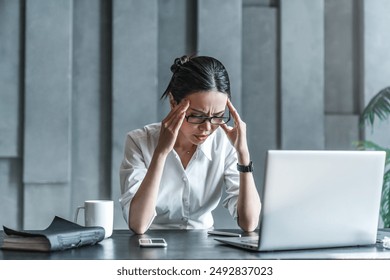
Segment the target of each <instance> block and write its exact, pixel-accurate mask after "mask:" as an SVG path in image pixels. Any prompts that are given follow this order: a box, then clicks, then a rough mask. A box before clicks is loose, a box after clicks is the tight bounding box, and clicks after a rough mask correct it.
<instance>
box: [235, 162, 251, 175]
mask: <svg viewBox="0 0 390 280" xmlns="http://www.w3.org/2000/svg"><path fill="white" fill-rule="evenodd" d="M237 170H238V171H240V172H244V173H246V172H253V163H252V161H251V162H250V163H249V165H241V164H238V163H237Z"/></svg>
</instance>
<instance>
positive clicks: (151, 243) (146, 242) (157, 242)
mask: <svg viewBox="0 0 390 280" xmlns="http://www.w3.org/2000/svg"><path fill="white" fill-rule="evenodd" d="M138 242H139V246H141V247H167V246H168V243H167V242H166V241H165V239H164V238H141V239H139V240H138Z"/></svg>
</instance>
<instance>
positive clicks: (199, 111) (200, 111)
mask: <svg viewBox="0 0 390 280" xmlns="http://www.w3.org/2000/svg"><path fill="white" fill-rule="evenodd" d="M190 110H193V111H195V112H196V113H202V114H205V115H206V114H207V113H205V112H204V111H202V110H197V109H194V108H190ZM225 111H226V109H225V110H223V111H221V112H217V113H214V114H213V115H214V116H215V115H219V114H223V113H225Z"/></svg>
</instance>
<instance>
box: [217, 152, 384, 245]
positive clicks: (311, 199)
mask: <svg viewBox="0 0 390 280" xmlns="http://www.w3.org/2000/svg"><path fill="white" fill-rule="evenodd" d="M385 156H386V154H385V152H379V151H285V150H284V151H283V150H278V151H268V154H267V162H266V171H265V182H264V189H263V194H262V197H261V198H262V211H261V216H260V222H259V225H260V226H259V234H258V237H255V240H254V239H253V237H241V238H234V237H228V238H215V239H216V240H218V241H220V242H224V243H227V244H230V245H234V246H238V247H241V248H246V249H250V250H256V251H273V250H296V249H314V248H331V247H342V246H357V245H370V244H375V242H376V236H377V228H378V219H379V207H380V200H381V190H382V183H383V175H384V166H385Z"/></svg>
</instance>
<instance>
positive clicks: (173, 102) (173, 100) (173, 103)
mask: <svg viewBox="0 0 390 280" xmlns="http://www.w3.org/2000/svg"><path fill="white" fill-rule="evenodd" d="M168 96H169V105H171V109H173V108H175V106H176V105H177V103H176V101H175V99H174V98H173V95H172V93H169V95H168Z"/></svg>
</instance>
